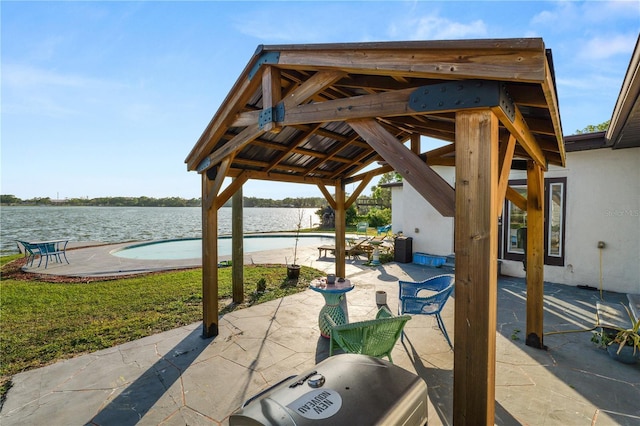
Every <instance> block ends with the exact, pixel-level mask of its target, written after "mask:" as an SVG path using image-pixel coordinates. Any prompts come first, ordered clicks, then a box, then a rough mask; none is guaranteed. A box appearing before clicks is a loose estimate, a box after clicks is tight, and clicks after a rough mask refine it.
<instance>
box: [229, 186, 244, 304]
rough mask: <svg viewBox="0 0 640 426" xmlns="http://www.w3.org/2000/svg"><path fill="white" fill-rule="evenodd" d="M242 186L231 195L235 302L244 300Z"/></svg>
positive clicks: (232, 265)
mask: <svg viewBox="0 0 640 426" xmlns="http://www.w3.org/2000/svg"><path fill="white" fill-rule="evenodd" d="M243 210H244V209H243V203H242V186H240V187H239V188H238V189H237V190H236V192H235V193H234V194H233V196H232V197H231V240H232V241H231V245H232V250H231V268H232V270H231V281H232V293H233V294H232V299H233V303H242V302H243V301H244V244H243V237H244V229H243Z"/></svg>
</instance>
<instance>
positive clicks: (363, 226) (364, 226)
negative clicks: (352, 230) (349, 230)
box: [356, 222, 369, 236]
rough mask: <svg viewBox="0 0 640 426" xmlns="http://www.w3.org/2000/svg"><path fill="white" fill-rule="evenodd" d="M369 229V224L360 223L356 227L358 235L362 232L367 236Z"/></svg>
mask: <svg viewBox="0 0 640 426" xmlns="http://www.w3.org/2000/svg"><path fill="white" fill-rule="evenodd" d="M367 229H369V222H358V224H357V225H356V234H360V233H361V232H362V233H363V234H364V235H365V236H366V235H367Z"/></svg>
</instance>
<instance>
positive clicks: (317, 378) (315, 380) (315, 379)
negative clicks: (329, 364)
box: [307, 374, 324, 388]
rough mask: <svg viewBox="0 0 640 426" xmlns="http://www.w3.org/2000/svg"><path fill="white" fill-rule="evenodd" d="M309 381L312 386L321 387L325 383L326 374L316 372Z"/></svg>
mask: <svg viewBox="0 0 640 426" xmlns="http://www.w3.org/2000/svg"><path fill="white" fill-rule="evenodd" d="M307 383H308V384H309V386H311V387H312V388H319V387H321V386H322V385H324V376H323V375H322V374H314V375H313V376H311V377H309V380H307Z"/></svg>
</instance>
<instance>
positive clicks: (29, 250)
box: [16, 240, 41, 266]
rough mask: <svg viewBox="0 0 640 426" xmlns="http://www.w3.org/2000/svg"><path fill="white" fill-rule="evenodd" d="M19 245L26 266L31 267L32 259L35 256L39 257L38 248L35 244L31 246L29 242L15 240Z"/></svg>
mask: <svg viewBox="0 0 640 426" xmlns="http://www.w3.org/2000/svg"><path fill="white" fill-rule="evenodd" d="M16 241H17V242H18V243H19V244H20V245H22V247H23V248H24V257H26V258H27V265H29V266H33V259H35V258H36V256H39V255H40V256H41V254H40V248H38V245H37V244H31V243H29V242H26V241H20V240H16Z"/></svg>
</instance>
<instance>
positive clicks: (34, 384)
mask: <svg viewBox="0 0 640 426" xmlns="http://www.w3.org/2000/svg"><path fill="white" fill-rule="evenodd" d="M94 249H97V247H94V248H88V249H82V250H71V251H70V252H69V253H68V256H69V260H70V262H71V265H54V267H52V266H50V267H49V268H47V271H48V272H49V270H51V271H50V273H53V271H54V269H55V268H60V269H59V270H58V273H62V272H64V270H63V268H65V267H67V268H68V267H71V266H72V265H74V264H79V263H80V259H81V258H83V259H84V258H89V257H92V258H93V259H94V261H95V260H96V259H97V262H104V263H98V266H100V268H98V269H103V270H107V269H111V270H112V271H113V270H115V269H113V268H112V266H113V265H112V264H108V261H111V259H108V258H101V257H100V256H102V255H97V254H96V253H95V252H91V251H90V250H94ZM85 250H87V251H85ZM83 251H84V252H83ZM103 251H104V249H103ZM106 252H108V250H107V251H106ZM276 252H277V251H274V252H264V253H252V254H251V255H250V256H249V255H248V256H246V261H247V262H250V261H254V262H255V263H269V262H270V261H274V262H273V263H282V262H283V261H282V260H281V259H280V258H282V259H283V257H282V253H276ZM103 257H104V256H103ZM111 257H113V256H111ZM100 259H102V260H100ZM277 259H280V260H277ZM301 259H303V262H302V263H303V264H308V265H309V264H310V265H311V266H313V267H316V268H318V269H320V270H323V271H325V272H326V271H332V270H333V258H332V257H329V258H324V259H318V256H317V250H316V249H315V248H313V247H308V248H305V249H304V250H303V251H302V256H301ZM79 266H80V265H78V266H77V267H79ZM146 266H147V267H148V268H150V269H153V268H154V267H155V266H154V265H152V264H149V265H146ZM94 268H95V264H94ZM98 269H94V270H98ZM121 269H122V268H121ZM136 269H139V268H138V267H136ZM67 271H68V270H67ZM452 272H453V271H452V270H451V269H449V268H446V267H443V268H428V267H424V266H420V265H415V264H403V263H388V264H384V265H382V266H379V267H377V268H372V267H368V266H365V265H364V264H363V262H362V261H357V260H356V261H352V260H350V261H348V264H347V276H348V278H350V279H351V280H352V281H353V282H354V283H355V286H356V287H355V289H354V290H353V291H351V292H349V293H348V296H347V306H348V315H349V319H350V321H358V320H364V319H370V318H373V317H374V315H375V312H376V311H377V306H376V304H375V293H376V291H378V290H382V291H385V292H387V299H388V305H389V307H390V308H391V310H392V311H393V312H396V311H397V281H398V279H408V280H422V279H425V278H427V277H429V276H433V275H438V274H441V273H452ZM525 297H526V289H525V284H524V280H522V279H518V278H510V277H500V279H499V288H498V319H497V324H498V327H497V330H496V332H497V348H496V351H497V354H496V358H497V365H496V424H499V425H518V424H526V425H638V424H640V403H639V401H640V364H636V365H626V364H621V363H618V362H615V361H613V360H612V359H610V358H609V356H608V355H607V353H606V352H605V351H604V350H602V349H598V348H597V347H596V346H595V345H594V344H593V343H591V341H590V337H591V333H589V332H577V333H565V334H553V335H547V336H545V338H544V343H545V344H546V345H547V347H548V350H538V349H533V348H530V347H528V346H526V345H525V344H524V340H525V336H524V335H525V315H526V311H525ZM604 299H605V301H607V302H611V303H617V302H624V301H625V300H626V297H625V295H624V294H617V293H610V292H605V293H604ZM598 300H599V293H598V292H594V291H590V290H583V289H578V288H575V287H569V286H564V285H558V284H549V283H545V304H544V306H545V317H544V323H545V331H546V332H554V331H570V330H576V329H583V328H590V327H592V326H593V325H594V322H595V304H596V302H597V301H598ZM454 303H455V295H454V298H453V299H451V300H450V301H449V303H448V304H447V306H446V307H445V309H444V311H443V318H444V322H445V324H446V326H447V329H448V331H449V334H450V336H452V338H453V332H454V327H453V311H454ZM322 305H323V299H322V296H321V295H319V294H318V293H316V292H313V291H311V290H306V291H304V292H302V293H299V294H295V295H291V296H287V297H284V298H282V299H278V300H274V301H271V302H267V303H264V304H260V305H256V306H253V307H250V308H247V309H242V310H238V311H235V312H231V313H228V314H225V315H224V316H222V317H221V319H220V334H219V335H218V336H216V337H215V338H210V339H203V338H201V323H196V324H192V325H190V326H187V327H181V328H177V329H174V330H171V331H168V332H164V333H160V334H156V335H153V336H149V337H146V338H143V339H140V340H137V341H134V342H130V343H126V344H123V345H120V346H117V347H114V348H110V349H105V350H102V351H99V352H95V353H91V354H87V355H82V356H78V357H75V358H73V359H69V360H65V361H60V362H58V363H55V364H52V365H50V366H47V367H43V368H39V369H36V370H32V371H28V372H24V373H20V374H17V375H15V376H14V377H13V387H12V388H11V389H10V391H9V393H8V395H7V399H6V402H5V403H4V406H3V407H2V411H1V412H0V424H2V425H3V426H8V425H42V424H49V425H85V424H89V425H133V424H139V425H158V424H162V425H184V424H189V425H217V424H222V425H224V424H228V419H229V415H230V414H232V413H233V411H234V410H236V409H237V408H238V407H239V406H240V405H241V404H242V402H244V401H245V400H247V399H248V398H250V397H252V396H253V395H255V394H256V393H258V392H259V391H261V390H263V389H265V388H267V387H269V386H270V385H273V384H274V383H277V382H278V381H279V380H281V379H282V378H284V377H287V376H289V375H292V374H298V373H302V372H303V371H305V370H307V369H309V368H311V367H313V366H314V365H315V364H316V363H317V362H319V361H321V360H323V359H325V358H326V357H327V356H328V342H327V340H326V339H324V338H322V337H321V336H320V333H319V330H318V321H317V317H318V313H319V311H320V308H321V307H322ZM405 331H406V338H405V339H404V342H400V341H399V342H398V343H397V344H396V347H395V349H394V351H393V359H394V363H395V364H396V365H399V366H400V367H402V368H405V369H407V370H409V371H411V372H414V373H416V374H418V375H419V376H421V377H422V378H423V379H424V380H425V382H426V383H427V386H428V394H429V424H430V425H448V424H451V422H452V409H453V399H452V398H453V352H452V351H451V350H450V348H449V346H448V345H447V343H446V341H445V339H444V337H443V336H442V334H441V333H440V331H439V330H438V328H437V325H436V322H435V320H434V319H432V318H431V317H421V316H415V317H413V319H412V320H411V321H409V322H408V323H407V326H406V328H405ZM470 391H471V390H470Z"/></svg>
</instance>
